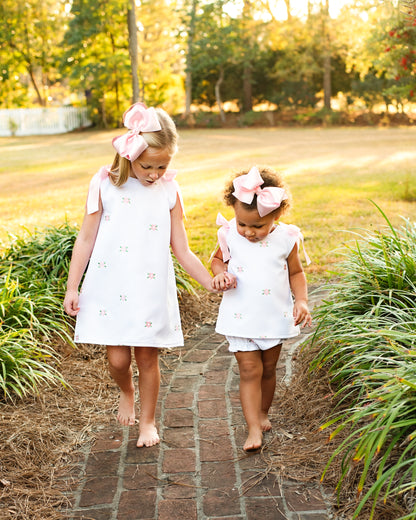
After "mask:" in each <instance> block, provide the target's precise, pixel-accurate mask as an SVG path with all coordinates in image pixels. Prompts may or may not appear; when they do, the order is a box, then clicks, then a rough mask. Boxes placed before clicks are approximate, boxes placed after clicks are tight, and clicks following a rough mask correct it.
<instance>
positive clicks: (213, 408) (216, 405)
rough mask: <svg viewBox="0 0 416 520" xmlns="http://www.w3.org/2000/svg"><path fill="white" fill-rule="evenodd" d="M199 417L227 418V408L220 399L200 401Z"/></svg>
mask: <svg viewBox="0 0 416 520" xmlns="http://www.w3.org/2000/svg"><path fill="white" fill-rule="evenodd" d="M198 410H199V417H201V418H203V419H206V418H215V419H216V418H218V417H222V418H224V417H227V408H226V406H225V402H224V401H222V400H221V399H212V400H210V401H208V400H207V401H200V402H199V403H198Z"/></svg>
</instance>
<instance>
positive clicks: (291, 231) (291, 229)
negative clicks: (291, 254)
mask: <svg viewBox="0 0 416 520" xmlns="http://www.w3.org/2000/svg"><path fill="white" fill-rule="evenodd" d="M280 226H283V229H284V231H285V233H286V235H287V237H288V241H289V245H290V251H291V250H292V249H293V246H294V245H295V243H297V244H298V247H300V244H302V247H303V254H304V255H305V260H306V265H309V264H310V263H311V259H310V258H309V255H308V253H307V252H306V249H305V242H304V238H303V235H302V233H301V230H300V229H299V228H298V227H297V226H295V225H294V224H283V223H280Z"/></svg>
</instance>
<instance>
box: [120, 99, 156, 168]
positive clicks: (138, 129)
mask: <svg viewBox="0 0 416 520" xmlns="http://www.w3.org/2000/svg"><path fill="white" fill-rule="evenodd" d="M123 123H124V126H125V127H126V128H128V129H129V132H127V133H126V134H124V135H120V136H118V137H115V138H114V139H113V146H114V148H115V149H116V151H117V152H118V153H119V154H120V155H121V157H125V158H126V159H129V160H130V161H135V160H136V159H137V157H139V155H140V154H142V153H143V152H144V151H145V150H146V148H147V147H148V144H147V143H146V141H145V140H144V138H143V136H142V135H141V133H142V132H158V131H159V130H161V129H162V128H161V126H160V123H159V119H158V117H157V114H156V110H155V109H154V108H153V107H150V108H146V105H144V104H143V103H135V104H134V105H132V106H131V107H130V108H129V109H128V110H126V112H124V114H123Z"/></svg>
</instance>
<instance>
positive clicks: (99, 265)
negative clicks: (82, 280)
mask: <svg viewBox="0 0 416 520" xmlns="http://www.w3.org/2000/svg"><path fill="white" fill-rule="evenodd" d="M97 266H98V269H107V262H97Z"/></svg>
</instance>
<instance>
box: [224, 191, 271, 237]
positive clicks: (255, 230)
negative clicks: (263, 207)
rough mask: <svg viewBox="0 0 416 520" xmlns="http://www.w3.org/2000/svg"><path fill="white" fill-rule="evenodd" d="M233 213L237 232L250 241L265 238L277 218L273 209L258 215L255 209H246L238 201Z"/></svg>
mask: <svg viewBox="0 0 416 520" xmlns="http://www.w3.org/2000/svg"><path fill="white" fill-rule="evenodd" d="M234 213H235V221H236V224H237V231H238V233H239V234H240V235H241V236H242V237H244V238H246V239H247V240H249V241H250V242H260V240H263V238H266V237H267V235H268V234H269V233H271V232H272V231H273V229H274V228H275V221H276V220H277V219H278V217H277V216H276V213H275V212H274V211H273V212H272V213H269V214H268V215H265V216H264V217H260V215H259V213H258V211H257V210H256V209H252V210H248V209H247V208H245V207H244V206H243V204H241V202H240V201H237V202H236V203H235V205H234Z"/></svg>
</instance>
